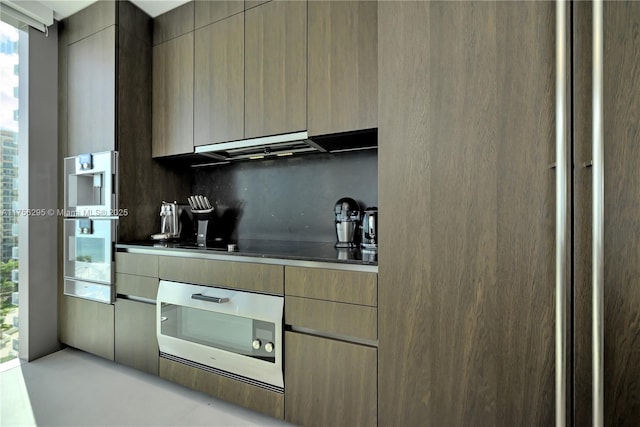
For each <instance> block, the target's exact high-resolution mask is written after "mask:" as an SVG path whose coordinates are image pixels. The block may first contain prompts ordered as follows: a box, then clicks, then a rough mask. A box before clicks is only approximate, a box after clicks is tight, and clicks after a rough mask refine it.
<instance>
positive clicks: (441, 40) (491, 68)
mask: <svg viewBox="0 0 640 427" xmlns="http://www.w3.org/2000/svg"><path fill="white" fill-rule="evenodd" d="M554 17H555V5H554V4H553V3H551V2H518V3H515V2H466V3H464V2H386V1H381V2H380V3H379V9H378V19H379V28H380V32H379V43H380V49H379V54H380V61H379V65H380V69H379V71H380V85H379V88H380V91H379V94H380V104H379V105H380V115H379V119H380V124H379V127H378V130H379V146H378V150H379V151H378V152H379V156H380V159H382V158H384V159H385V161H381V162H380V168H379V171H378V173H379V176H378V179H379V182H380V187H379V198H378V203H379V205H380V206H388V207H391V206H403V205H407V204H410V205H411V206H412V207H414V208H415V209H416V211H417V212H418V211H419V212H421V213H423V214H421V215H409V216H407V218H405V219H404V220H403V221H397V220H395V219H394V218H393V217H392V216H386V217H381V219H380V220H381V221H380V230H379V234H380V236H381V238H380V249H379V259H380V263H379V269H380V270H379V271H380V273H379V275H378V292H379V293H378V298H379V308H378V321H379V323H378V327H379V331H378V335H379V347H378V351H379V353H378V354H379V383H380V385H381V387H380V393H379V405H378V410H379V412H378V414H379V417H380V420H379V422H380V425H381V426H385V425H400V426H405V425H406V426H412V425H428V426H478V425H482V426H484V425H492V426H516V425H517V426H525V425H526V426H546V425H553V424H554V370H555V369H554V332H553V331H554V300H555V298H554V280H555V276H554V261H555V259H554V253H555V249H554V245H555V238H554V228H555V227H554V218H555V211H554V210H555V203H554V199H553V195H554V188H555V187H554V186H555V173H554V170H553V169H549V164H551V163H552V162H553V159H554V142H553V135H554V132H555V123H556V122H555V118H554V114H555V109H554V100H555V90H554V89H553V88H554V81H555V66H554V64H555V36H554V34H555V33H554V24H553V23H554V22H555V21H554ZM407 253H410V254H411V256H406V254H407ZM417 260H419V261H417Z"/></svg>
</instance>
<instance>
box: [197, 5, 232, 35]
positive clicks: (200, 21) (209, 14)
mask: <svg viewBox="0 0 640 427" xmlns="http://www.w3.org/2000/svg"><path fill="white" fill-rule="evenodd" d="M243 11H244V4H243V2H242V1H238V0H219V1H209V0H195V28H196V29H197V28H200V27H204V26H205V25H209V24H211V23H214V22H217V21H221V20H223V19H226V18H228V17H230V16H232V15H235V14H237V13H241V12H243Z"/></svg>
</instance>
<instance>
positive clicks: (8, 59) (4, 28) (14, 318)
mask: <svg viewBox="0 0 640 427" xmlns="http://www.w3.org/2000/svg"><path fill="white" fill-rule="evenodd" d="M19 34H20V32H19V30H18V29H17V28H15V27H13V26H11V25H9V24H7V23H5V22H2V21H0V98H1V99H2V108H1V109H0V140H1V141H2V144H1V145H0V150H1V152H2V153H1V154H2V157H1V158H2V162H0V182H2V192H1V194H0V204H1V205H2V209H3V215H2V216H1V217H0V233H2V235H1V236H0V241H1V242H2V243H1V244H0V329H1V332H2V338H3V339H2V340H0V363H3V362H5V361H8V360H11V359H14V358H16V357H17V355H18V352H17V343H18V342H19V339H18V338H19V332H18V327H17V325H18V304H17V303H18V298H17V295H18V288H19V277H18V250H17V245H18V237H17V235H18V224H17V217H15V216H14V215H12V214H11V212H13V211H12V209H13V208H14V207H16V206H17V205H18V203H17V201H18V187H17V179H18V178H17V176H18V160H17V159H18V117H19V112H18V110H19V104H18V93H19V76H18V72H17V71H18V70H19V56H20V54H19Z"/></svg>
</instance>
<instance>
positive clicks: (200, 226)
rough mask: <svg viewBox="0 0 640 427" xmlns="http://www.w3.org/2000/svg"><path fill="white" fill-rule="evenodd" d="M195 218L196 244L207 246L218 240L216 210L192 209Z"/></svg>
mask: <svg viewBox="0 0 640 427" xmlns="http://www.w3.org/2000/svg"><path fill="white" fill-rule="evenodd" d="M191 213H192V214H193V218H194V220H195V221H196V226H197V228H196V230H197V231H196V244H197V245H198V247H207V246H209V245H211V244H212V243H214V242H215V241H216V234H215V232H216V222H217V221H216V220H217V219H218V217H217V215H216V214H215V212H213V211H211V212H198V211H194V210H192V211H191Z"/></svg>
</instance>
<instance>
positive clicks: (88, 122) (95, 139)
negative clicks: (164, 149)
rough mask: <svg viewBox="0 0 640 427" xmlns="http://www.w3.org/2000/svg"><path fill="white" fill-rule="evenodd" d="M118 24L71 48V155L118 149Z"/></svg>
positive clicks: (69, 50)
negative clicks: (116, 129)
mask: <svg viewBox="0 0 640 427" xmlns="http://www.w3.org/2000/svg"><path fill="white" fill-rule="evenodd" d="M115 46H116V27H115V26H114V25H111V26H109V27H107V28H106V29H104V30H101V31H99V32H97V33H94V34H92V35H90V36H88V37H86V38H83V39H81V40H79V41H77V42H75V43H73V44H70V45H69V47H68V71H67V79H68V83H67V87H68V95H67V96H68V125H67V126H68V128H67V129H68V141H67V153H68V155H70V156H73V155H78V154H82V153H92V152H99V151H109V150H114V149H115V147H116V138H115V127H116V119H115V92H116V51H115Z"/></svg>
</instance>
